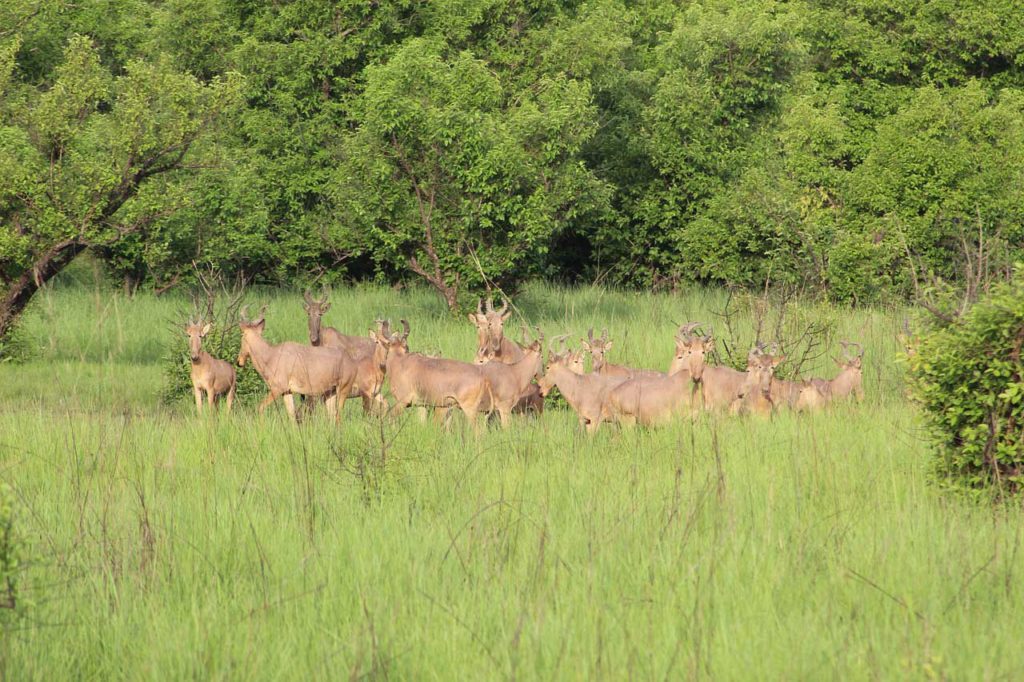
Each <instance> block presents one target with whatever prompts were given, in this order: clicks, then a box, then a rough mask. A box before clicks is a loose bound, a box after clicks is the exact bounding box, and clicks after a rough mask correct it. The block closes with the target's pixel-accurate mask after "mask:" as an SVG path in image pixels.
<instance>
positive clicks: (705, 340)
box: [668, 322, 715, 381]
mask: <svg viewBox="0 0 1024 682" xmlns="http://www.w3.org/2000/svg"><path fill="white" fill-rule="evenodd" d="M699 326H700V322H689V323H687V324H684V325H683V326H681V327H680V328H679V330H678V331H677V332H676V354H675V357H673V358H672V364H671V365H670V366H669V369H668V373H669V374H675V373H676V372H678V371H680V370H683V369H685V370H688V371H689V372H690V376H691V377H692V378H693V380H694V381H700V380H701V378H702V377H703V376H704V362H705V357H706V356H707V354H708V353H710V352H711V350H712V349H713V348H714V347H715V340H714V337H713V336H711V334H710V333H709V334H708V335H707V336H698V335H696V334H694V333H693V330H694V329H697V328H698V327H699Z"/></svg>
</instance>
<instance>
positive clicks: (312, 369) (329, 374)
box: [238, 308, 356, 423]
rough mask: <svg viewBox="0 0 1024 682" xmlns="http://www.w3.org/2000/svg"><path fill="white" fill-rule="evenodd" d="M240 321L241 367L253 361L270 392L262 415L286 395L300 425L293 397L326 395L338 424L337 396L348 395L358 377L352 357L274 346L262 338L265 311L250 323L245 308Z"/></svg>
mask: <svg viewBox="0 0 1024 682" xmlns="http://www.w3.org/2000/svg"><path fill="white" fill-rule="evenodd" d="M264 310H265V308H264ZM240 318H241V319H240V320H239V322H238V327H239V329H241V330H242V347H241V349H240V350H239V353H238V364H239V366H242V367H244V366H245V362H246V360H248V359H249V358H252V364H253V367H255V368H256V371H257V372H259V374H260V376H261V377H263V381H265V382H266V384H267V389H268V393H267V397H266V398H264V399H263V402H261V403H260V406H259V411H260V414H263V411H264V410H266V408H267V405H269V404H270V403H272V402H274V401H275V400H277V399H278V398H280V397H282V396H283V397H284V404H285V408H286V409H287V410H288V416H289V417H291V419H292V421H293V422H296V423H298V420H297V419H296V416H295V398H294V394H299V395H303V396H313V397H319V396H325V397H326V398H327V412H328V414H329V415H330V416H332V417H333V418H334V419H335V420H336V421H339V420H340V419H341V411H340V410H339V409H338V408H339V404H338V396H347V395H348V394H349V392H350V391H351V390H352V384H353V383H354V382H355V378H356V363H355V362H354V361H353V360H352V356H350V355H349V354H348V353H347V352H346V351H344V350H342V349H341V348H323V347H316V346H304V345H302V344H300V343H295V342H292V341H285V342H284V343H280V344H277V345H272V344H270V343H268V342H267V341H266V339H264V338H263V329H264V327H265V326H266V321H265V320H264V319H263V311H262V310H261V311H260V315H259V317H258V318H257V319H255V320H247V319H246V316H245V308H243V309H242V311H241V313H240Z"/></svg>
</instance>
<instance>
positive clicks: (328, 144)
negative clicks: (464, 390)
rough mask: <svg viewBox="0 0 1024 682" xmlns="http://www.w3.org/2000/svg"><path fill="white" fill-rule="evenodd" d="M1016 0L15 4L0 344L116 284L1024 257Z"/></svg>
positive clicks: (707, 272)
mask: <svg viewBox="0 0 1024 682" xmlns="http://www.w3.org/2000/svg"><path fill="white" fill-rule="evenodd" d="M1021 55H1024V13H1021V12H1020V11H1019V8H1018V7H1016V3H1015V2H1014V0H980V1H971V2H968V1H967V0H943V1H941V2H935V1H928V0H896V1H894V2H886V3H878V2H875V1H874V0H842V1H841V2H833V1H829V2H824V1H823V0H801V1H798V2H772V1H769V0H756V1H754V2H747V1H743V2H741V1H740V0H705V1H696V0H694V1H690V2H682V3H679V2H667V1H659V0H645V1H635V2H626V1H621V0H592V1H590V2H579V1H576V0H569V1H556V0H439V1H437V2H430V3H416V2H410V1H409V0H395V1H382V2H371V3H366V2H356V1H355V0H341V1H331V2H328V1H327V0H293V1H290V2H275V3H250V2H242V1H241V0H166V1H163V0H162V1H159V2H158V1H157V0H83V1H82V2H78V3H75V4H74V5H67V4H66V3H64V2H62V1H61V0H9V1H8V2H5V3H3V4H2V7H0V177H3V178H4V182H3V183H0V280H2V283H3V287H4V289H5V293H4V296H3V298H2V300H0V336H3V335H4V334H5V333H6V331H7V329H8V328H9V326H10V323H11V321H12V320H13V319H14V318H16V316H17V314H18V313H19V312H20V310H21V309H22V308H23V307H24V304H25V303H27V301H28V300H29V299H30V298H31V295H32V293H33V292H34V291H35V288H36V287H38V286H39V285H40V284H41V283H43V282H45V281H46V280H47V279H49V278H50V277H51V276H53V275H54V274H55V273H57V272H59V271H60V269H61V268H62V267H64V265H66V263H67V262H68V261H69V260H70V259H71V258H73V257H74V256H75V254H77V253H79V252H80V251H82V250H84V249H92V250H94V251H95V252H96V253H98V254H99V255H100V256H101V257H102V258H103V259H104V260H105V262H106V263H107V265H108V267H109V269H110V270H111V272H112V273H114V274H115V275H116V276H117V277H118V278H119V279H121V280H122V281H123V282H124V283H125V286H126V287H127V288H129V289H133V288H135V287H138V286H147V287H153V288H155V289H163V288H166V287H168V286H173V285H175V284H178V283H183V282H187V281H188V280H189V279H190V277H191V275H190V273H192V272H193V271H194V269H193V266H192V263H193V262H194V261H195V262H199V263H202V264H204V265H207V266H210V267H213V268H215V269H218V270H220V271H222V272H223V273H225V275H227V276H229V277H230V276H234V275H236V274H242V275H244V276H245V277H246V278H247V279H249V280H251V281H256V282H282V281H287V282H291V283H299V284H304V283H309V282H310V281H312V280H320V281H325V282H330V281H332V280H338V279H342V278H367V277H374V278H379V279H382V280H388V281H397V280H401V279H403V278H406V277H415V278H421V279H423V280H424V281H426V282H428V283H429V284H430V285H431V286H433V287H434V288H435V289H436V290H437V291H438V293H439V294H440V295H441V296H442V297H443V298H444V299H445V300H446V301H447V302H448V303H449V304H450V305H453V306H454V305H457V304H458V302H459V301H460V299H461V300H466V299H467V298H468V295H469V293H468V292H472V291H475V290H479V289H480V288H482V287H489V286H495V285H497V286H500V287H502V288H504V289H506V290H513V289H514V288H515V286H516V285H517V283H518V282H520V281H522V280H523V279H524V278H527V277H535V276H541V277H548V278H555V279H563V280H570V281H571V280H577V279H586V280H594V279H597V280H600V281H607V282H613V283H617V284H622V285H628V286H640V287H649V286H669V287H671V286H677V285H679V284H684V283H686V282H691V281H700V282H718V283H725V284H731V285H741V286H751V285H757V286H759V287H760V286H763V285H764V284H765V282H778V283H782V284H786V285H790V286H793V285H795V286H800V287H803V288H806V289H808V290H811V291H813V292H816V293H821V294H823V295H825V296H828V297H830V298H832V299H835V300H842V301H853V302H864V301H872V300H877V299H881V298H888V297H893V296H896V297H899V296H908V295H910V294H911V293H912V292H914V291H915V290H916V287H917V286H918V284H919V282H920V281H922V280H927V279H929V278H933V277H944V278H956V277H957V276H958V275H959V270H958V266H957V262H958V260H957V259H958V257H959V255H960V254H962V253H963V252H964V250H965V249H968V250H969V249H970V248H971V247H972V245H973V244H975V243H976V242H977V241H978V240H979V234H980V235H982V237H980V239H985V240H989V241H992V240H995V241H999V242H1000V243H1003V244H1005V245H1006V248H1005V249H1004V251H1005V254H1006V257H1007V259H1013V258H1020V257H1022V256H1024V253H1022V250H1021V244H1022V243H1024V234H1022V224H1024V215H1022V211H1024V195H1022V193H1024V182H1022V181H1024V89H1022V88H1024V58H1022V57H1021Z"/></svg>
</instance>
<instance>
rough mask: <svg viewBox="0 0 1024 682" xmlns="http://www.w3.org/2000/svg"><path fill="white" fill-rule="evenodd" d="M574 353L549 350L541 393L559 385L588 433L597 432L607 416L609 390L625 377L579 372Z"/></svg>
mask: <svg viewBox="0 0 1024 682" xmlns="http://www.w3.org/2000/svg"><path fill="white" fill-rule="evenodd" d="M560 338H564V337H560ZM570 355H571V353H570V352H569V351H568V350H566V351H564V352H562V353H556V352H554V351H553V350H549V351H548V360H547V363H546V364H545V365H544V375H543V376H542V377H541V378H540V379H539V381H538V384H539V386H540V392H541V395H543V396H547V394H548V393H550V392H551V389H552V388H554V387H556V386H557V387H558V391H559V392H560V393H561V394H562V397H564V398H565V402H567V403H569V407H571V408H572V409H573V411H575V412H576V416H577V417H578V418H579V423H580V427H581V428H584V429H586V431H587V433H594V432H595V431H597V429H598V427H599V426H601V422H602V421H603V419H604V414H603V407H604V401H605V397H606V396H607V394H608V391H609V389H612V388H614V387H615V386H618V385H619V384H620V383H622V382H623V381H624V379H623V378H622V377H615V376H611V377H609V376H604V375H602V374H597V373H595V372H591V373H590V374H577V373H576V372H575V371H573V369H571V368H570V363H571V362H572V361H571V359H570Z"/></svg>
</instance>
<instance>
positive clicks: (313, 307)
mask: <svg viewBox="0 0 1024 682" xmlns="http://www.w3.org/2000/svg"><path fill="white" fill-rule="evenodd" d="M302 299H303V304H302V307H303V308H304V309H305V310H306V315H307V317H308V318H309V320H308V321H309V342H310V343H311V344H312V345H314V346H319V345H320V321H321V319H322V318H323V316H324V313H326V312H327V311H328V310H330V309H331V304H330V303H328V302H327V293H326V292H321V295H320V300H319V301H318V300H316V299H315V298H313V296H312V295H310V293H309V290H308V289H307V290H306V291H305V292H303V294H302Z"/></svg>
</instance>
